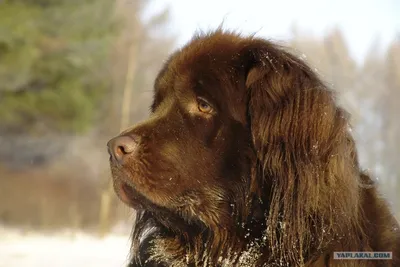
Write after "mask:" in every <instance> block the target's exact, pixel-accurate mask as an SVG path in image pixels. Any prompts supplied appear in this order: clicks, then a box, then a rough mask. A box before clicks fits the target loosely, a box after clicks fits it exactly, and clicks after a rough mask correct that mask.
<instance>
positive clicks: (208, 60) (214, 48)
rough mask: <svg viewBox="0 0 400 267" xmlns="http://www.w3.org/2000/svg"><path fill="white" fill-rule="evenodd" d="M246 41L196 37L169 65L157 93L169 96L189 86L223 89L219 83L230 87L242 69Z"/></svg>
mask: <svg viewBox="0 0 400 267" xmlns="http://www.w3.org/2000/svg"><path fill="white" fill-rule="evenodd" d="M245 41H246V39H244V38H241V37H239V36H238V35H235V34H226V33H213V34H210V35H204V36H200V37H197V38H194V39H193V40H192V41H190V42H189V43H188V44H186V45H185V46H184V47H183V48H182V49H180V50H178V51H177V52H175V53H174V54H173V55H172V56H171V57H170V58H169V60H168V61H167V62H166V64H165V65H164V68H163V69H162V70H161V71H160V73H159V75H158V77H157V79H156V82H155V91H156V93H158V94H160V95H165V94H166V93H167V92H171V90H172V91H180V90H184V91H186V90H187V89H189V88H188V87H190V89H208V90H213V89H215V88H219V87H220V86H218V84H219V85H221V84H226V83H227V82H229V81H228V80H229V79H231V78H235V77H234V76H235V74H236V72H237V70H238V69H239V68H240V67H241V66H240V57H241V52H242V50H243V47H244V45H245V43H246V42H245ZM211 92H212V91H211ZM214 93H215V92H214Z"/></svg>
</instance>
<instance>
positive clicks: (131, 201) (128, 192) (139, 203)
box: [115, 181, 145, 210]
mask: <svg viewBox="0 0 400 267" xmlns="http://www.w3.org/2000/svg"><path fill="white" fill-rule="evenodd" d="M115 189H116V192H117V195H118V197H119V198H120V199H121V201H122V202H124V203H125V204H126V205H128V206H129V207H131V208H133V209H135V210H144V209H145V206H144V202H145V199H144V197H143V196H142V195H141V194H140V193H138V192H137V191H136V190H135V189H134V188H133V187H132V186H131V185H129V184H128V183H126V182H123V181H121V182H118V183H117V184H116V188H115Z"/></svg>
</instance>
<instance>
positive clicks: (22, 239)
mask: <svg viewBox="0 0 400 267" xmlns="http://www.w3.org/2000/svg"><path fill="white" fill-rule="evenodd" d="M128 251H129V238H128V236H127V235H111V236H108V237H105V238H103V239H99V238H96V237H94V236H91V235H88V234H84V233H76V234H74V235H73V234H72V233H70V232H63V233H58V234H51V235H43V234H38V233H23V232H21V231H18V230H15V229H8V228H2V227H0V267H39V266H40V267H47V266H48V267H71V266H75V267H81V266H82V267H83V266H85V267H91V266H93V267H102V266H104V267H105V266H107V267H113V266H115V267H122V266H126V263H127V254H128Z"/></svg>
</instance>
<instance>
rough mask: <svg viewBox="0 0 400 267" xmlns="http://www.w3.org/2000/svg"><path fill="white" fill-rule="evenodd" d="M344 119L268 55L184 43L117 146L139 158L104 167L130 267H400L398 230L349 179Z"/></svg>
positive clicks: (232, 43) (291, 63) (225, 42)
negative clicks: (124, 221) (125, 210)
mask: <svg viewBox="0 0 400 267" xmlns="http://www.w3.org/2000/svg"><path fill="white" fill-rule="evenodd" d="M199 97H201V98H204V99H206V100H207V102H208V103H209V104H210V105H211V107H212V111H211V112H210V113H208V112H204V110H203V111H202V110H200V109H199V107H198V105H200V104H199V103H200V102H199V101H200V100H199ZM348 121H349V119H348V114H347V113H346V112H345V111H344V110H343V109H341V108H340V107H338V105H337V104H336V102H335V98H334V94H333V92H332V91H331V90H329V89H328V88H327V87H326V85H325V84H323V82H321V80H320V79H319V78H318V77H317V75H316V74H315V73H314V72H313V71H312V70H311V69H310V68H309V67H308V66H307V65H306V64H305V63H304V62H302V61H301V60H299V59H298V58H296V57H294V56H293V55H291V54H290V53H288V52H286V51H285V50H284V49H283V48H281V47H278V46H277V45H276V44H273V43H272V42H269V41H266V40H263V39H258V38H254V37H252V36H250V37H242V36H240V35H238V34H235V33H230V32H226V31H222V30H217V31H215V32H212V33H209V34H200V35H198V36H196V37H195V38H193V40H192V41H191V42H190V43H189V44H187V45H186V46H185V47H183V48H182V49H181V50H180V51H177V52H176V53H174V54H173V55H172V56H171V58H170V59H169V60H168V62H167V63H166V64H165V66H164V68H163V69H162V70H161V72H160V74H159V76H158V77H157V79H156V81H155V95H154V103H153V105H152V115H151V116H150V118H149V119H148V120H147V121H144V122H143V123H141V124H139V125H136V126H134V127H132V128H131V129H128V130H126V131H125V132H123V133H122V134H121V135H135V136H138V137H139V138H140V141H139V149H138V150H137V152H136V153H135V154H134V155H128V156H127V158H126V159H125V161H124V164H122V165H120V164H117V163H116V162H114V161H111V169H112V173H113V178H114V184H115V188H116V191H117V193H118V194H119V195H120V196H121V195H122V194H125V196H128V199H130V201H131V202H130V203H128V204H130V205H131V206H132V207H134V208H135V209H137V210H138V218H137V221H136V225H135V228H134V233H133V250H132V262H131V266H400V233H399V231H398V223H397V222H396V220H395V219H394V217H393V215H392V214H391V213H390V211H389V208H388V205H387V204H386V202H385V201H384V200H383V199H382V198H380V197H379V195H378V193H377V191H376V186H375V184H374V182H373V181H372V180H371V179H370V177H369V176H368V175H367V174H366V173H363V172H362V171H361V170H360V166H359V164H358V161H357V152H356V148H355V144H354V141H353V138H352V136H351V134H350V131H349V127H350V126H349V123H348ZM122 185H125V187H123V186H122ZM121 188H125V190H123V189H121ZM126 188H129V189H126ZM125 201H126V200H125ZM146 231H148V232H146ZM334 251H392V252H393V260H391V261H390V260H386V261H377V260H373V261H372V260H360V261H355V260H342V261H340V260H334V259H333V252H334Z"/></svg>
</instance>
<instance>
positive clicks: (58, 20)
mask: <svg viewBox="0 0 400 267" xmlns="http://www.w3.org/2000/svg"><path fill="white" fill-rule="evenodd" d="M113 5H114V2H113V1H108V0H84V1H77V0H72V1H71V0H59V1H51V0H40V1H37V0H35V1H34V0H18V1H15V0H13V1H11V0H10V1H3V2H1V3H0V125H1V127H0V131H1V132H5V131H6V132H11V133H21V132H29V133H36V134H37V133H43V132H49V131H50V132H60V131H67V132H77V131H82V130H85V129H87V128H89V126H91V125H92V124H93V122H94V115H95V112H96V106H97V105H98V103H99V102H98V101H99V100H100V99H101V97H102V96H103V95H104V92H105V90H106V89H109V88H110V82H109V81H110V75H109V74H108V73H109V72H108V68H107V67H108V65H107V63H108V59H109V58H108V53H109V49H110V44H111V42H112V41H113V38H114V36H115V30H114V25H115V23H114V21H113V20H112V16H111V15H110V12H109V11H110V9H111V8H112V6H113Z"/></svg>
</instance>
